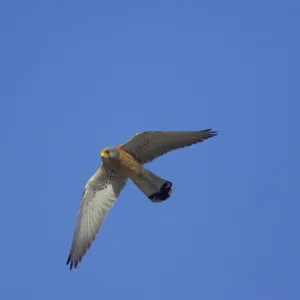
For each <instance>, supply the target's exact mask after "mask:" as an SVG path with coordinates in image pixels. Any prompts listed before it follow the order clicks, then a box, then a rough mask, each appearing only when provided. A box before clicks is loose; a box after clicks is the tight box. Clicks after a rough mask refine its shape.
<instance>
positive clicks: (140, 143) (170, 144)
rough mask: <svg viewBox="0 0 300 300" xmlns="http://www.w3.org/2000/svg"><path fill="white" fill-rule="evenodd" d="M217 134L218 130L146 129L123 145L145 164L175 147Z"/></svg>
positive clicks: (191, 143)
mask: <svg viewBox="0 0 300 300" xmlns="http://www.w3.org/2000/svg"><path fill="white" fill-rule="evenodd" d="M215 135H217V132H216V131H212V130H211V129H206V130H202V131H145V132H141V133H138V134H136V135H135V136H134V137H133V138H131V139H130V140H129V141H127V142H126V143H125V144H123V145H121V148H123V149H124V150H125V151H127V152H128V153H130V154H131V155H133V156H134V157H135V158H136V159H137V160H138V161H139V162H141V163H143V164H145V163H148V162H150V161H152V160H153V159H155V158H157V157H159V156H161V155H163V154H165V153H167V152H169V151H172V150H175V149H179V148H183V147H187V146H190V145H193V144H196V143H199V142H203V141H204V140H206V139H208V138H211V137H213V136H215Z"/></svg>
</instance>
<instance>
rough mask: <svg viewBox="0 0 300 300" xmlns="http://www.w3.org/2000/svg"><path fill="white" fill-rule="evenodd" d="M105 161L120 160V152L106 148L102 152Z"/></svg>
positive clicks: (114, 148)
mask: <svg viewBox="0 0 300 300" xmlns="http://www.w3.org/2000/svg"><path fill="white" fill-rule="evenodd" d="M100 155H101V158H102V159H103V160H118V159H120V152H119V150H118V149H117V148H116V147H106V148H104V149H103V150H102V151H101V152H100Z"/></svg>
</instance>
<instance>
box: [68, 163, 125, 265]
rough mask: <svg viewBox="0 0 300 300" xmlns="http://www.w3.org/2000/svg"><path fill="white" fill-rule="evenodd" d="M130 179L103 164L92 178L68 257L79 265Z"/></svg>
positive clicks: (88, 184)
mask: <svg viewBox="0 0 300 300" xmlns="http://www.w3.org/2000/svg"><path fill="white" fill-rule="evenodd" d="M126 183H127V179H126V178H124V177H119V176H117V175H116V174H112V173H108V172H107V171H106V170H105V169H104V167H103V166H101V167H100V169H99V170H98V171H97V172H96V173H95V174H94V176H93V177H92V178H91V179H90V180H89V181H88V183H87V185H86V187H85V189H84V191H83V195H82V199H81V201H80V209H79V212H78V217H77V222H76V227H75V232H74V236H73V241H72V246H71V250H70V253H69V257H68V260H67V263H66V264H67V265H68V264H70V270H72V268H73V266H74V267H75V268H76V267H77V265H78V264H79V263H80V261H81V260H82V258H83V256H84V255H85V253H86V252H87V250H88V249H89V248H90V247H91V244H92V243H93V241H94V240H95V238H96V236H97V234H98V232H99V230H100V228H101V227H102V225H103V222H104V220H105V218H106V215H107V213H108V211H109V210H110V209H111V208H112V206H113V205H114V203H115V201H116V199H117V198H118V197H119V195H120V193H121V191H122V189H123V188H124V187H125V185H126Z"/></svg>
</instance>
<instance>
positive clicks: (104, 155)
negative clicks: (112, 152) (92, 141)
mask: <svg viewBox="0 0 300 300" xmlns="http://www.w3.org/2000/svg"><path fill="white" fill-rule="evenodd" d="M100 155H101V157H102V158H107V157H108V154H107V152H104V151H102V152H101V154H100Z"/></svg>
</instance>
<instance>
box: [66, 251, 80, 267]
mask: <svg viewBox="0 0 300 300" xmlns="http://www.w3.org/2000/svg"><path fill="white" fill-rule="evenodd" d="M69 263H70V271H71V270H72V269H73V265H74V264H73V262H72V261H71V254H70V255H69V257H68V260H67V262H66V265H68V264H69ZM74 267H75V268H76V267H77V263H75V266H74Z"/></svg>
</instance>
